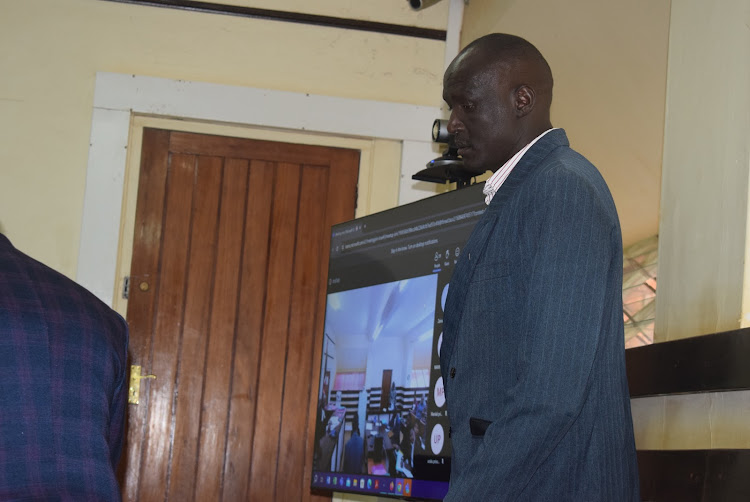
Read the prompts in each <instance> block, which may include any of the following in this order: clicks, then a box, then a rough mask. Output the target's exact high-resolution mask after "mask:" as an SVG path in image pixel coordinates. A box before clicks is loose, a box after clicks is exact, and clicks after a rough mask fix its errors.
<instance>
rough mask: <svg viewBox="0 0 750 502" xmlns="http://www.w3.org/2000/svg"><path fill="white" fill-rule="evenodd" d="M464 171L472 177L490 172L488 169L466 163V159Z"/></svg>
mask: <svg viewBox="0 0 750 502" xmlns="http://www.w3.org/2000/svg"><path fill="white" fill-rule="evenodd" d="M463 170H464V171H465V172H467V173H469V174H471V175H472V176H480V175H482V174H484V173H486V172H487V171H488V169H486V168H485V167H483V166H477V165H474V164H473V163H471V162H466V159H464V165H463Z"/></svg>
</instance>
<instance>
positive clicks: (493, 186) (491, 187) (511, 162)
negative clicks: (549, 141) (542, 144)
mask: <svg viewBox="0 0 750 502" xmlns="http://www.w3.org/2000/svg"><path fill="white" fill-rule="evenodd" d="M555 129H559V128H552V129H547V130H546V131H544V132H543V133H542V134H540V135H539V136H537V137H536V138H534V139H533V140H532V141H531V142H530V143H529V144H528V145H526V146H525V147H523V148H521V149H520V150H519V151H518V152H516V154H515V155H513V157H511V158H510V159H508V161H507V162H506V163H505V164H503V166H502V167H501V168H500V169H498V170H497V171H495V174H493V175H492V176H490V178H489V179H488V180H487V181H486V182H485V183H484V188H483V189H482V193H484V195H485V197H484V203H485V204H487V205H488V206H489V205H490V202H492V198H493V197H494V196H495V194H496V193H497V191H498V190H500V187H501V186H503V183H505V180H506V179H508V176H509V175H510V172H511V171H512V170H513V168H514V167H516V164H518V163H519V162H520V161H521V158H522V157H523V155H524V154H525V153H526V152H527V151H528V150H529V148H531V147H532V146H534V143H536V142H537V141H539V140H540V139H541V138H542V137H543V136H544V135H545V134H547V133H548V132H550V131H554V130H555Z"/></svg>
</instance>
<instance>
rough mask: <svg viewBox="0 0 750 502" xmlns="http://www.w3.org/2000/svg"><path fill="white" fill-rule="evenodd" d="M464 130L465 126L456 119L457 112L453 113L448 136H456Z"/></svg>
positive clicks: (449, 120)
mask: <svg viewBox="0 0 750 502" xmlns="http://www.w3.org/2000/svg"><path fill="white" fill-rule="evenodd" d="M463 128H464V125H463V124H462V123H461V121H460V120H458V118H457V117H456V111H455V110H452V111H451V116H450V118H449V119H448V126H447V129H448V134H456V132H457V131H459V130H462V129H463Z"/></svg>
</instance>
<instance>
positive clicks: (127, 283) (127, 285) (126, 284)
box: [122, 275, 130, 300]
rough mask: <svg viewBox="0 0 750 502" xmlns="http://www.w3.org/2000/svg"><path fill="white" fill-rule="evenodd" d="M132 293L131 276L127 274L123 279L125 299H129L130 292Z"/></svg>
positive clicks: (123, 296) (123, 295)
mask: <svg viewBox="0 0 750 502" xmlns="http://www.w3.org/2000/svg"><path fill="white" fill-rule="evenodd" d="M129 293H130V276H129V275H126V276H125V278H124V279H123V281H122V298H123V300H127V299H128V294H129Z"/></svg>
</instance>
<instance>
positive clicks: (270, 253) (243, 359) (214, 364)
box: [123, 129, 359, 502]
mask: <svg viewBox="0 0 750 502" xmlns="http://www.w3.org/2000/svg"><path fill="white" fill-rule="evenodd" d="M358 165H359V152H358V151H353V150H344V149H337V148H325V147H316V146H305V145H291V144H284V143H274V142H265V141H255V140H247V139H238V138H225V137H218V136H207V135H198V134H190V133H182V132H170V131H164V130H157V129H146V130H145V131H144V137H143V153H142V158H141V173H140V179H139V186H138V202H137V209H136V226H135V236H134V244H133V261H132V266H131V284H132V285H133V286H132V287H131V294H130V299H129V303H128V314H127V317H128V322H129V324H130V337H131V338H130V353H131V359H132V361H131V363H132V364H136V365H140V366H142V367H143V372H144V373H152V374H155V375H156V379H155V380H142V386H141V394H140V404H138V405H130V406H129V408H128V432H127V445H126V451H125V453H124V454H123V463H124V467H123V472H124V478H125V479H124V484H123V496H124V499H125V500H131V501H139V502H149V501H157V500H158V501H160V502H161V501H168V500H175V501H180V502H183V501H189V500H196V501H219V500H227V501H242V500H258V501H272V500H279V501H291V500H295V501H296V500H312V499H318V497H316V496H311V495H310V493H309V492H310V489H309V486H310V472H311V470H312V465H311V464H312V456H313V435H314V422H313V420H314V412H315V407H316V403H315V402H313V400H311V396H314V395H315V394H316V391H317V386H318V383H317V382H318V377H319V371H320V368H319V360H320V359H319V358H320V350H321V346H322V336H323V313H324V308H325V284H324V283H325V277H326V271H327V256H328V248H329V228H330V226H331V225H332V224H333V223H337V222H340V221H344V220H347V219H351V218H352V217H353V216H354V206H355V197H356V195H355V194H356V184H357V173H358ZM320 500H323V498H320Z"/></svg>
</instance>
